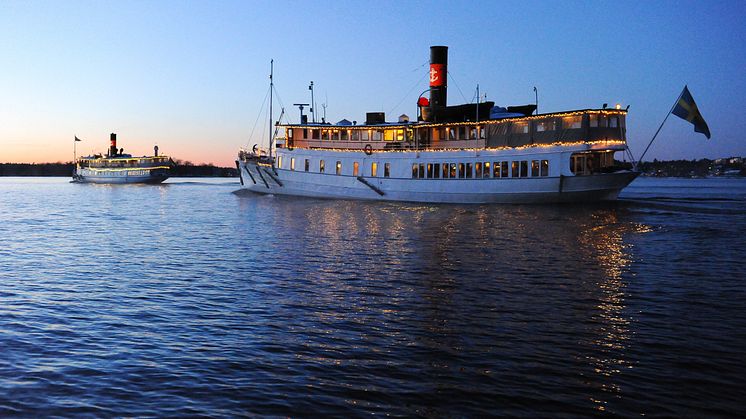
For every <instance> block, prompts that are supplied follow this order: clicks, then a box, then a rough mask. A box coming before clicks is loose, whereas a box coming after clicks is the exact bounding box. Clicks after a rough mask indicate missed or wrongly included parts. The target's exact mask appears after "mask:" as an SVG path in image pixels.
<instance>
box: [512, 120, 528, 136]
mask: <svg viewBox="0 0 746 419" xmlns="http://www.w3.org/2000/svg"><path fill="white" fill-rule="evenodd" d="M513 134H528V122H514V123H513Z"/></svg>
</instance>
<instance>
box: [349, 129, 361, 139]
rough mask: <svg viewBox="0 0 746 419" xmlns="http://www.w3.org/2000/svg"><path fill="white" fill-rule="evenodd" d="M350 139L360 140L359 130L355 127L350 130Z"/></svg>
mask: <svg viewBox="0 0 746 419" xmlns="http://www.w3.org/2000/svg"><path fill="white" fill-rule="evenodd" d="M350 139H351V140H352V141H360V130H357V129H354V130H352V136H351V138H350Z"/></svg>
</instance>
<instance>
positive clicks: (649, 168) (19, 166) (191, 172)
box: [0, 157, 746, 178]
mask: <svg viewBox="0 0 746 419" xmlns="http://www.w3.org/2000/svg"><path fill="white" fill-rule="evenodd" d="M176 163H177V164H176V167H174V168H173V169H171V176H170V177H238V171H237V170H236V168H234V167H220V166H215V165H211V164H199V165H195V164H192V163H191V162H184V163H182V162H180V161H177V162H176ZM639 169H640V171H642V173H643V176H658V177H687V178H691V177H713V176H729V177H741V176H744V177H746V159H744V158H742V157H728V158H721V159H715V160H710V159H700V160H653V161H651V162H650V161H646V162H642V163H640V164H639ZM72 173H73V164H72V163H0V176H68V177H71V176H72Z"/></svg>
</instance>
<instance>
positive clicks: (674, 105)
mask: <svg viewBox="0 0 746 419" xmlns="http://www.w3.org/2000/svg"><path fill="white" fill-rule="evenodd" d="M683 94H684V91H683V90H682V91H681V93H679V97H677V98H676V101H675V102H674V103H673V106H671V110H670V111H668V113H667V114H666V117H665V118H664V119H663V122H661V126H659V127H658V131H656V132H655V135H653V139H652V140H650V142H649V143H648V146H647V147H645V151H643V152H642V154H641V155H640V160H638V161H637V164H636V165H635V167H637V165H639V164H640V163H642V158H643V157H645V153H647V152H648V149H649V148H650V146H651V145H653V141H655V137H657V136H658V133H659V132H661V128H663V124H665V123H666V120H667V119H668V117H669V116H671V112H673V109H674V108H675V107H676V104H678V103H679V99H681V95H683Z"/></svg>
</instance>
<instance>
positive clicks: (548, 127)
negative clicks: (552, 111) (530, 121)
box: [534, 119, 555, 132]
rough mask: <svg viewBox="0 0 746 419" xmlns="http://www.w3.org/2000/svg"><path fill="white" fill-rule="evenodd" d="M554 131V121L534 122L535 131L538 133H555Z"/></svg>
mask: <svg viewBox="0 0 746 419" xmlns="http://www.w3.org/2000/svg"><path fill="white" fill-rule="evenodd" d="M554 129H555V124H554V119H546V120H543V121H536V122H534V130H536V132H544V131H554Z"/></svg>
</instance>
